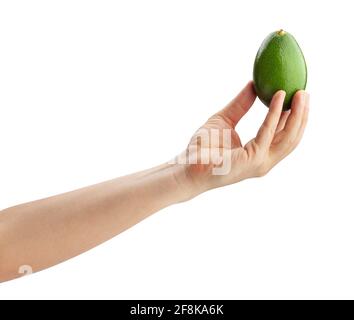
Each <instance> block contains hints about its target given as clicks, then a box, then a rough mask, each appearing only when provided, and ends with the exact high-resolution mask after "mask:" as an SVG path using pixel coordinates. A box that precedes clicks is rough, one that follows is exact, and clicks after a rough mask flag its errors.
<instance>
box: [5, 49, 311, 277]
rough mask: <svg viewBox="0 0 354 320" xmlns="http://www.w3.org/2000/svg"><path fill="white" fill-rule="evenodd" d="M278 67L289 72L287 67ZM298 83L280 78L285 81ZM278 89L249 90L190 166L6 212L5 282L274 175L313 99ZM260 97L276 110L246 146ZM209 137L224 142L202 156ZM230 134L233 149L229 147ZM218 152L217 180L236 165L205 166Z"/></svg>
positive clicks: (225, 112)
mask: <svg viewBox="0 0 354 320" xmlns="http://www.w3.org/2000/svg"><path fill="white" fill-rule="evenodd" d="M279 48H280V49H281V48H282V46H279ZM268 52H269V51H268ZM280 52H282V51H281V50H280ZM273 54H277V53H276V50H275V51H274V50H273ZM262 61H264V60H262ZM270 61H273V62H272V63H274V60H272V59H271V60H270ZM288 62H290V63H291V61H288ZM274 67H276V68H279V69H278V70H284V69H282V68H281V65H278V66H274ZM267 68H268V65H267ZM257 72H258V71H257ZM260 73H261V72H260ZM291 76H292V75H289V74H284V73H282V72H278V77H279V78H278V79H280V80H281V81H283V80H284V79H285V80H286V78H287V77H288V78H289V77H290V78H291ZM286 81H287V80H286ZM287 83H290V84H294V81H292V80H291V81H289V82H287ZM285 84H286V83H285ZM305 84H306V82H305ZM263 85H265V86H264V87H263ZM275 85H277V84H276V83H275V82H272V83H271V85H269V86H267V83H265V82H263V84H262V83H258V82H257V84H256V86H254V83H253V82H249V83H248V84H247V85H246V87H245V88H244V89H243V90H242V91H241V92H240V93H239V95H238V96H237V97H236V98H234V99H233V100H232V101H231V102H230V103H229V104H228V105H227V106H226V107H225V108H223V109H222V110H220V111H219V112H217V113H216V114H214V115H213V116H212V117H210V118H209V120H208V121H207V122H206V123H205V124H204V125H203V126H202V127H201V128H200V129H199V130H198V131H197V132H196V134H195V135H193V137H192V139H191V141H190V143H189V145H188V147H187V152H186V154H188V160H190V159H192V160H193V161H184V162H183V163H181V162H178V161H177V162H175V163H164V164H162V165H159V166H156V167H154V168H151V169H148V170H144V171H141V172H137V173H134V174H131V175H128V176H124V177H120V178H116V179H114V180H110V181H106V182H103V183H100V184H97V185H93V186H89V187H86V188H82V189H79V190H76V191H72V192H68V193H65V194H61V195H57V196H54V197H50V198H47V199H43V200H38V201H34V202H30V203H26V204H22V205H18V206H15V207H11V208H8V209H5V210H2V211H0V282H1V281H6V280H10V279H13V278H16V277H19V276H21V273H20V270H23V268H22V267H23V266H27V267H30V268H31V271H33V272H36V271H40V270H43V269H45V268H48V267H50V266H53V265H55V264H58V263H60V262H62V261H65V260H67V259H70V258H72V257H74V256H77V255H79V254H81V253H83V252H85V251H87V250H89V249H91V248H93V247H95V246H97V245H99V244H100V243H102V242H104V241H107V240H109V239H111V238H112V237H114V236H116V235H117V234H119V233H121V232H123V231H124V230H126V229H128V228H130V227H131V226H133V225H135V224H137V223H138V222H140V221H141V220H143V219H145V218H147V217H148V216H150V215H151V214H153V213H154V212H156V211H159V210H161V209H162V208H164V207H167V206H169V205H172V204H174V203H178V202H181V201H186V200H188V199H191V198H193V197H194V196H196V195H198V194H200V193H202V192H204V191H206V190H209V189H212V188H216V187H221V186H224V185H227V184H231V183H235V182H239V181H241V180H243V179H247V178H252V177H259V176H262V175H264V174H266V173H267V172H268V171H269V170H270V169H271V168H272V167H273V166H274V165H276V164H277V163H278V162H279V161H281V160H282V159H283V158H284V157H286V156H287V155H288V154H289V153H290V152H291V151H292V150H293V149H294V148H295V147H296V146H297V144H298V143H299V142H300V140H301V137H302V135H303V132H304V130H305V127H306V122H307V118H308V112H309V96H308V94H307V93H306V92H304V91H303V90H298V91H297V92H296V93H295V94H294V95H293V92H292V91H291V90H293V86H289V87H285V88H282V87H280V88H276V89H285V90H287V92H286V93H287V94H288V96H289V97H287V98H286V97H285V92H284V91H282V90H275V91H274V92H272V90H274V86H275ZM296 85H297V82H296ZM289 89H290V91H288V90H289ZM300 89H301V88H300ZM262 90H264V91H262ZM256 91H257V93H258V92H263V93H265V94H266V95H269V94H270V92H271V93H272V96H271V99H270V100H269V103H268V102H267V101H266V99H265V98H262V100H263V102H266V104H269V110H268V113H267V116H266V118H265V120H264V122H263V124H262V125H261V126H260V128H259V130H258V132H257V134H256V136H255V138H254V139H252V140H251V141H249V142H248V143H247V144H245V145H242V143H241V139H240V137H239V135H238V134H237V132H236V131H235V126H236V127H237V123H238V122H239V120H240V119H241V118H242V117H243V116H244V115H245V114H246V113H247V111H248V110H249V109H250V107H251V106H252V105H253V103H254V101H255V99H256ZM263 93H261V94H263ZM259 94H260V93H259ZM285 99H289V103H290V101H291V110H289V111H284V112H282V109H283V105H284V100H285ZM201 131H202V132H203V134H204V135H205V134H207V135H209V133H210V136H211V135H212V134H214V138H215V136H216V137H218V138H220V139H213V137H212V136H211V137H210V139H209V137H208V139H206V140H207V142H208V143H207V144H206V145H204V146H203V147H204V148H203V149H201V145H200V139H199V138H200V132H201ZM215 133H217V135H215ZM227 134H230V139H229V141H228V142H229V143H224V142H225V141H227V140H224V139H223V138H224V136H226V135H227ZM205 149H206V150H205ZM226 149H227V150H226ZM215 150H216V151H217V152H218V153H220V154H223V155H224V154H228V155H230V159H229V160H230V161H229V162H230V168H229V169H230V170H227V171H224V172H222V174H214V173H215V171H214V169H218V168H219V167H220V165H222V164H223V162H226V161H227V160H228V159H227V158H225V157H224V158H223V157H220V158H219V160H220V159H221V162H218V163H215V162H213V161H205V160H206V159H205V158H203V157H204V156H206V157H208V155H210V154H211V153H212V151H215ZM226 151H227V152H226ZM190 155H191V157H190ZM207 160H210V159H207Z"/></svg>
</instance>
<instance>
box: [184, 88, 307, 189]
mask: <svg viewBox="0 0 354 320" xmlns="http://www.w3.org/2000/svg"><path fill="white" fill-rule="evenodd" d="M284 97H285V92H284V91H278V92H276V93H275V94H274V96H273V99H272V101H271V104H270V107H269V111H268V114H267V116H266V118H265V120H264V122H263V124H262V125H261V127H260V129H259V130H258V133H257V135H256V137H255V138H254V139H252V140H251V141H249V142H248V143H247V144H245V145H244V146H243V145H242V143H241V139H240V137H239V135H238V134H237V132H236V131H235V127H236V125H237V123H238V122H239V121H240V119H241V118H242V117H243V116H244V115H245V114H246V113H247V111H248V110H249V109H250V107H251V106H252V104H253V102H254V100H255V98H256V94H255V91H254V88H253V83H252V82H250V83H248V84H247V86H246V87H245V88H244V89H243V90H242V91H241V92H240V93H239V95H238V96H237V97H236V98H234V99H233V100H232V101H231V102H230V103H229V104H228V105H227V106H226V107H225V108H224V109H222V110H221V111H219V112H218V113H216V114H215V115H213V116H212V117H211V118H210V119H209V120H208V121H207V122H206V123H205V124H204V125H203V126H202V127H201V128H200V129H199V130H198V131H197V132H196V133H195V134H194V135H193V137H192V139H191V141H190V143H189V145H188V148H187V150H186V152H184V153H183V154H182V155H181V156H180V157H179V159H178V161H179V163H181V161H182V163H185V164H186V165H185V166H184V167H185V171H186V175H185V176H186V179H187V180H188V183H189V184H188V185H189V186H191V194H192V196H194V195H196V194H198V193H201V192H203V191H206V190H208V189H212V188H216V187H220V186H223V185H227V184H231V183H235V182H238V181H241V180H243V179H247V178H252V177H261V176H263V175H265V174H266V173H267V172H268V171H269V170H270V169H271V168H273V167H274V166H275V165H276V164H277V163H278V162H279V161H281V160H282V159H283V158H285V157H286V156H287V155H288V154H289V153H291V152H292V151H293V150H294V149H295V147H296V146H297V145H298V143H299V142H300V140H301V138H302V136H303V133H304V130H305V127H306V123H307V118H308V112H309V95H308V94H307V93H306V92H305V91H302V90H301V91H298V92H297V93H296V94H295V96H294V98H293V101H292V106H291V110H289V111H285V112H282V106H283V102H284Z"/></svg>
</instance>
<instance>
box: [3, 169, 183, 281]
mask: <svg viewBox="0 0 354 320" xmlns="http://www.w3.org/2000/svg"><path fill="white" fill-rule="evenodd" d="M183 181H185V176H184V170H183V167H182V166H177V165H168V164H164V165H161V166H158V167H155V168H152V169H149V170H146V171H142V172H139V173H136V174H133V175H129V176H125V177H121V178H117V179H115V180H111V181H107V182H104V183H101V184H98V185H94V186H90V187H87V188H83V189H80V190H76V191H72V192H69V193H65V194H62V195H58V196H54V197H51V198H47V199H44V200H38V201H35V202H31V203H27V204H22V205H19V206H16V207H12V208H9V209H5V210H3V211H1V212H0V282H1V281H5V280H9V279H11V278H15V277H17V276H19V273H18V270H19V268H20V267H21V266H22V265H29V266H31V267H32V268H33V270H34V271H39V270H42V269H44V268H48V267H50V266H52V265H55V264H57V263H59V262H62V261H64V260H67V259H69V258H71V257H74V256H76V255H78V254H80V253H82V252H84V251H86V250H89V249H91V248H93V247H95V246H97V245H98V244H100V243H102V242H104V241H106V240H108V239H110V238H112V237H114V236H115V235H117V234H119V233H120V232H122V231H124V230H126V229H127V228H129V227H131V226H133V225H134V224H136V223H138V222H139V221H141V220H143V219H144V218H146V217H148V216H149V215H151V214H152V213H154V212H156V211H158V210H160V209H162V208H164V207H167V206H169V205H171V204H174V203H177V202H180V201H183V200H185V199H186V198H188V197H189V195H188V192H189V191H188V188H187V187H186V188H185V187H184V186H183Z"/></svg>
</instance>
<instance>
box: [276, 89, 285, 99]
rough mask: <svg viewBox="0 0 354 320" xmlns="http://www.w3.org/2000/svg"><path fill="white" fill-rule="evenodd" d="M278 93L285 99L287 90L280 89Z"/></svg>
mask: <svg viewBox="0 0 354 320" xmlns="http://www.w3.org/2000/svg"><path fill="white" fill-rule="evenodd" d="M278 94H279V96H280V97H281V98H282V99H284V98H285V96H286V92H285V91H284V90H280V91H279V93H278Z"/></svg>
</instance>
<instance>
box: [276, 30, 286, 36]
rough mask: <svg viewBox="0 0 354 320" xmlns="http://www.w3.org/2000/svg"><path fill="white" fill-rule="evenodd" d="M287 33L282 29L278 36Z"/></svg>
mask: <svg viewBox="0 0 354 320" xmlns="http://www.w3.org/2000/svg"><path fill="white" fill-rule="evenodd" d="M285 33H286V32H285V31H284V30H283V29H280V30H279V31H278V32H277V34H278V35H280V36H283V35H284V34H285Z"/></svg>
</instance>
